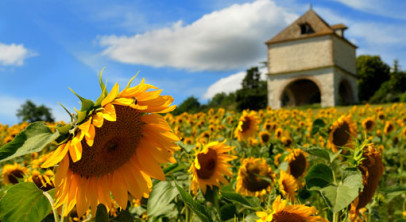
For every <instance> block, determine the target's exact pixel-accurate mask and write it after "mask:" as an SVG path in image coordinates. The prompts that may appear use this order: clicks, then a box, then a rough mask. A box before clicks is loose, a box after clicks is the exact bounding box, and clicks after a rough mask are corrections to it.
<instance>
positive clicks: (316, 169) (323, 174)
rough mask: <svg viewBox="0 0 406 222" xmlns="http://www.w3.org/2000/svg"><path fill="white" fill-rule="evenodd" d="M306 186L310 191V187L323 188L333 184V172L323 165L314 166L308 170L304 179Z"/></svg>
mask: <svg viewBox="0 0 406 222" xmlns="http://www.w3.org/2000/svg"><path fill="white" fill-rule="evenodd" d="M305 179H306V186H307V187H308V188H309V189H310V188H312V187H317V188H323V187H326V186H328V185H330V184H331V183H333V180H334V179H333V172H332V170H331V169H330V167H328V166H327V165H325V164H322V163H320V164H316V165H314V166H312V167H311V168H310V169H309V172H308V173H307V175H306V177H305Z"/></svg>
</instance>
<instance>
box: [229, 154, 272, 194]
mask: <svg viewBox="0 0 406 222" xmlns="http://www.w3.org/2000/svg"><path fill="white" fill-rule="evenodd" d="M259 176H262V177H266V178H268V179H269V180H274V173H273V172H272V168H271V167H270V166H269V165H268V164H267V163H266V161H265V159H263V158H254V157H250V158H247V159H243V161H242V164H241V167H240V169H239V170H238V177H237V184H236V189H235V190H236V192H238V193H241V194H243V195H250V196H257V197H258V196H259V197H262V196H263V195H265V194H267V193H270V192H271V191H272V184H271V183H270V182H269V181H268V180H265V179H263V178H261V177H259Z"/></svg>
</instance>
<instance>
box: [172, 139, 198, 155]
mask: <svg viewBox="0 0 406 222" xmlns="http://www.w3.org/2000/svg"><path fill="white" fill-rule="evenodd" d="M175 143H176V145H178V146H180V147H181V148H182V149H184V150H185V151H186V152H188V153H190V151H192V150H193V149H194V148H195V147H196V146H195V145H188V144H184V143H183V142H181V141H178V142H175Z"/></svg>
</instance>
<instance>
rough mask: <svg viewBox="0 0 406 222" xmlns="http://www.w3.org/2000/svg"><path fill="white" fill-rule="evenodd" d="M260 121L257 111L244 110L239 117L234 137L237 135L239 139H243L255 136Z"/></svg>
mask: <svg viewBox="0 0 406 222" xmlns="http://www.w3.org/2000/svg"><path fill="white" fill-rule="evenodd" d="M258 123H259V118H258V117H257V114H256V112H255V111H251V112H250V113H248V112H247V111H245V110H244V111H243V113H242V116H241V117H240V119H239V122H238V126H237V128H236V129H235V131H234V137H236V138H237V139H238V141H243V140H247V139H248V138H250V137H251V136H254V135H255V134H256V133H257V131H258V129H259V127H258Z"/></svg>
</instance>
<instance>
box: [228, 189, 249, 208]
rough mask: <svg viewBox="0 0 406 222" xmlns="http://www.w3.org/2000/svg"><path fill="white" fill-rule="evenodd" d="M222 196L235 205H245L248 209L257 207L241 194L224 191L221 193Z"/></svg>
mask: <svg viewBox="0 0 406 222" xmlns="http://www.w3.org/2000/svg"><path fill="white" fill-rule="evenodd" d="M221 196H222V197H224V198H226V199H227V200H229V201H232V202H234V203H239V204H242V205H244V206H246V207H250V208H252V207H255V206H253V205H252V204H251V203H250V202H249V201H248V200H247V199H245V198H244V197H243V196H241V195H240V194H238V193H235V192H233V191H228V190H227V191H225V190H222V191H221Z"/></svg>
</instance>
